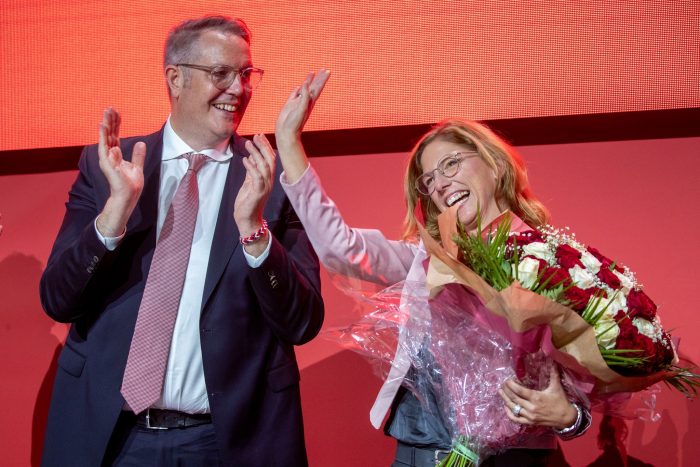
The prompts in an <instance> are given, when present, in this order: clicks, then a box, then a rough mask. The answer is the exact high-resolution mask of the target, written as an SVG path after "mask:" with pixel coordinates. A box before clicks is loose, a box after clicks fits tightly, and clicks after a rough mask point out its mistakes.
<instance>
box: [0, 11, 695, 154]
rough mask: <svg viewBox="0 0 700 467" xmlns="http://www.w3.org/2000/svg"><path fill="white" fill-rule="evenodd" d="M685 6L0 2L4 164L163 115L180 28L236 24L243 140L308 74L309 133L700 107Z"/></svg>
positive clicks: (157, 121) (141, 126)
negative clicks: (194, 22)
mask: <svg viewBox="0 0 700 467" xmlns="http://www.w3.org/2000/svg"><path fill="white" fill-rule="evenodd" d="M699 5H700V3H699V2H698V1H697V0H678V1H672V2H670V1H666V0H645V1H638V2H628V1H605V2H599V1H591V0H585V1H581V0H559V1H556V2H551V1H549V2H524V1H520V0H496V1H493V0H489V1H486V0H483V1H476V0H474V1H467V0H459V1H437V0H436V1H426V0H402V1H400V2H396V1H375V0H360V1H337V0H316V1H250V0H248V1H236V2H231V1H228V0H206V1H197V2H193V1H191V0H170V1H159V2H153V1H144V0H141V1H131V0H113V1H110V2H104V1H101V0H55V1H51V2H47V1H42V0H4V1H3V2H2V3H1V4H0V83H2V86H0V102H2V103H3V105H2V106H0V150H8V149H23V148H36V147H55V146H71V145H82V144H86V143H89V142H92V141H93V140H94V138H95V131H96V125H95V122H96V120H95V119H96V116H98V115H99V114H100V111H101V110H102V109H103V108H104V107H106V106H108V105H111V106H115V107H116V108H117V109H119V110H120V111H121V112H122V115H123V117H124V123H123V130H124V132H125V134H128V135H135V134H145V133H150V132H151V131H154V130H155V129H157V128H159V127H160V125H161V124H162V122H163V121H164V120H165V117H166V116H167V115H168V112H169V107H168V102H167V97H166V92H165V86H164V79H163V77H162V71H161V70H162V65H161V63H162V47H163V43H164V41H165V37H166V34H167V32H168V30H169V29H170V28H171V27H172V26H173V25H175V24H177V23H178V22H179V21H181V20H183V19H186V18H191V17H196V16H198V15H201V14H204V13H211V12H219V13H223V14H228V15H232V16H240V17H241V18H244V19H245V21H246V22H247V23H248V25H249V26H250V28H251V30H252V32H253V43H252V51H253V59H254V62H255V64H256V65H257V66H259V67H261V68H263V69H265V77H264V79H263V82H262V84H261V86H260V88H259V89H258V90H257V91H256V93H255V97H254V98H253V102H252V103H251V105H250V107H249V108H248V111H247V114H246V118H245V119H244V121H243V124H242V127H241V131H242V133H243V134H252V133H255V132H260V131H265V132H269V131H271V130H272V128H273V125H274V117H273V116H274V115H276V113H277V111H278V109H279V108H280V106H281V105H282V103H283V102H284V101H285V100H286V98H287V96H288V95H289V92H290V91H291V89H292V88H293V87H294V86H295V85H297V84H299V82H300V81H301V80H302V79H303V77H304V76H305V75H306V73H308V72H309V71H310V70H315V69H318V68H320V67H329V68H330V69H331V70H332V71H333V78H332V85H331V86H329V87H328V89H327V90H326V92H325V95H324V97H323V102H322V103H321V104H320V105H319V106H318V108H317V109H316V110H315V112H316V116H317V118H316V119H314V121H312V122H309V125H308V127H307V130H320V129H338V128H362V127H377V126H387V125H406V124H411V123H432V122H435V121H438V120H441V119H443V118H445V117H451V116H461V117H469V118H474V119H499V118H513V117H530V116H542V115H570V114H587V113H602V112H624V111H634V110H650V109H672V108H682V107H699V106H700V93H699V92H698V83H700V54H698V53H697V51H698V50H700V35H698V27H699V26H700V7H699Z"/></svg>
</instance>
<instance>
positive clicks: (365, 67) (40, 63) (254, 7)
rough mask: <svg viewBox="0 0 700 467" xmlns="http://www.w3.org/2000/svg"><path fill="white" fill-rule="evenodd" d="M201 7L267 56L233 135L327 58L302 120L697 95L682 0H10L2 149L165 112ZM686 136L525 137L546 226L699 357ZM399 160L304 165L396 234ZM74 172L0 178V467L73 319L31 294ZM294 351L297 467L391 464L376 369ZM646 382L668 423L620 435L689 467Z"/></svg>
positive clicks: (335, 121) (587, 442)
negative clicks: (641, 288)
mask: <svg viewBox="0 0 700 467" xmlns="http://www.w3.org/2000/svg"><path fill="white" fill-rule="evenodd" d="M205 13H221V14H226V15H230V16H238V17H241V18H244V19H245V20H246V21H247V23H248V24H249V26H250V27H251V29H252V31H253V54H254V55H253V56H254V60H255V63H256V65H257V66H260V67H262V68H264V69H265V70H266V75H265V79H264V80H263V83H262V85H261V87H260V88H259V89H258V91H257V92H256V94H255V97H254V99H253V102H252V103H251V106H250V107H249V110H248V114H247V115H246V117H245V119H244V121H243V124H242V127H241V132H242V133H244V134H245V133H252V132H260V131H264V132H270V131H271V130H272V128H273V125H274V120H275V117H276V114H277V111H278V109H279V108H280V106H281V105H282V103H283V102H284V100H285V99H286V97H287V95H288V93H289V91H290V90H291V89H292V87H293V86H294V85H296V84H298V83H299V82H300V81H301V80H302V79H303V77H304V75H305V74H306V72H308V71H310V70H314V69H318V68H320V67H328V68H330V69H331V70H332V72H333V76H332V78H331V81H330V82H329V85H328V88H327V89H326V91H325V94H324V96H323V98H322V100H321V101H320V102H319V104H318V106H317V108H316V109H315V111H314V112H315V113H314V116H313V117H312V119H311V120H310V121H309V124H308V126H307V129H309V130H322V129H345V128H364V127H380V126H389V125H391V126H393V125H408V124H414V123H430V122H434V121H437V120H440V119H442V118H445V117H449V116H461V117H467V118H474V119H500V118H516V117H537V116H550V115H573V114H595V113H607V112H626V111H639V110H654V109H680V108H698V107H700V54H698V50H700V35H698V30H699V28H700V2H699V1H697V0H688V1H684V0H679V1H665V0H645V1H637V2H627V1H608V2H600V1H577V0H562V1H557V2H544V1H540V2H524V1H518V0H501V1H487V0H483V1H467V0H462V1H417V0H404V1H368V0H362V1H333V0H326V1H322V0H319V1H306V2H302V1H238V2H230V1H213V0H212V1H198V2H193V1H191V0H188V1H167V2H153V1H124V0H115V1H111V2H103V1H99V0H57V1H53V2H47V1H41V0H4V1H3V2H2V3H1V4H0V101H1V102H2V105H1V106H0V151H4V150H20V149H30V148H43V147H58V146H70V145H81V144H85V143H92V142H95V141H96V139H97V138H96V137H97V123H98V121H99V119H100V116H101V112H102V109H103V108H104V107H106V106H110V105H111V106H114V107H116V108H118V109H119V110H120V111H121V112H122V114H123V117H124V127H123V134H124V135H136V134H143V133H146V132H150V131H153V130H155V129H157V128H158V127H159V126H160V125H161V124H162V122H163V121H164V119H165V118H166V117H167V115H168V112H169V105H168V103H167V95H166V91H165V85H164V81H163V78H162V71H161V70H162V65H161V61H162V46H163V42H164V40H165V37H166V34H167V32H168V30H169V28H170V27H172V26H173V25H174V24H176V23H177V22H179V21H181V20H183V19H186V18H190V17H194V16H199V15H202V14H205ZM542 131H547V130H546V129H543V130H542ZM698 147H700V138H697V137H696V138H677V139H667V140H646V141H617V142H614V141H613V142H603V143H586V144H568V145H550V146H530V147H524V148H521V149H522V152H523V155H524V158H525V160H526V161H527V163H528V165H529V167H530V173H531V179H532V181H533V185H534V188H535V192H536V193H537V194H538V195H539V196H540V197H541V198H542V199H543V201H544V202H545V204H547V205H548V206H549V207H550V208H551V210H552V212H553V214H554V222H555V223H556V224H558V225H569V226H571V228H572V229H573V230H575V231H576V232H577V233H578V235H579V238H580V239H581V240H582V241H583V242H587V243H590V244H592V245H595V246H597V247H598V248H599V249H600V250H601V251H603V252H604V253H606V254H609V255H611V256H614V257H615V258H619V259H621V260H622V262H624V263H625V264H627V265H629V266H630V267H631V268H632V269H633V270H635V271H636V272H637V274H638V277H639V279H640V280H641V281H642V282H643V283H644V284H645V285H646V286H647V291H648V292H649V294H650V296H652V297H653V298H654V299H655V300H656V301H657V302H658V303H659V305H660V307H661V311H660V312H661V313H662V316H663V318H664V324H665V325H666V326H667V327H670V328H672V329H674V330H675V331H674V332H675V335H676V336H678V337H680V338H681V340H682V345H681V353H682V354H683V355H685V356H688V357H690V358H691V359H694V360H695V361H696V362H700V344H699V342H700V341H699V340H698V339H697V337H696V334H697V330H696V328H697V323H698V320H697V317H696V310H697V309H698V307H699V305H700V303H699V302H698V300H697V296H696V295H695V290H696V289H697V286H696V283H695V282H696V277H697V274H696V273H694V271H695V268H696V264H697V263H698V262H700V256H699V255H700V253H699V251H698V249H697V248H696V247H695V244H696V243H697V241H696V237H697V231H698V230H699V229H700V225H698V222H699V218H698V216H697V215H696V214H695V212H696V211H697V200H698V199H700V191H699V190H700V184H698V181H697V174H698V173H699V172H700V157H699V156H700V151H699V150H698ZM405 157H406V155H405V154H365V155H354V156H353V155H348V156H345V157H332V158H315V159H314V160H313V163H314V165H315V166H316V167H317V169H318V171H319V173H320V174H321V177H322V180H323V181H324V184H325V185H326V187H327V189H328V191H329V192H330V193H331V195H332V196H333V197H334V198H336V201H337V202H338V205H339V206H340V208H341V210H342V211H343V212H344V214H345V215H346V217H347V219H348V221H349V222H350V223H351V224H352V225H355V226H359V227H375V228H379V229H382V230H383V231H384V232H385V233H386V234H387V235H388V236H390V237H393V238H396V237H398V235H399V232H400V223H401V220H402V218H403V204H402V198H401V196H402V195H401V178H402V173H403V166H404V161H405ZM37 172H41V170H40V169H39V170H37ZM75 175H76V173H75V172H59V173H51V174H42V173H37V174H32V175H11V176H0V213H2V214H3V218H2V220H1V221H0V223H1V224H3V225H4V227H5V229H4V231H3V233H2V235H0V355H2V358H1V359H0V375H3V376H2V378H3V379H2V382H1V383H0V401H2V403H0V416H2V420H4V421H5V423H4V424H2V425H1V426H0V440H2V443H0V446H2V449H3V451H2V459H3V465H5V464H6V465H12V466H15V465H17V466H24V465H38V459H39V455H40V453H41V444H42V440H43V427H44V424H45V419H46V411H47V403H48V397H49V393H50V389H51V383H52V381H53V374H54V372H55V371H56V365H55V359H56V355H57V353H56V352H57V351H58V350H59V349H60V346H61V344H62V340H63V338H64V336H65V333H66V326H65V325H61V324H56V323H53V322H52V321H51V320H50V319H49V318H48V317H46V315H45V314H43V312H42V310H41V306H40V304H39V299H38V290H37V289H38V281H39V276H40V274H41V272H42V270H43V268H44V266H45V264H46V260H47V257H48V253H49V249H50V247H51V244H52V242H53V239H54V237H55V234H56V231H57V229H58V227H59V224H60V221H61V218H62V215H63V203H64V202H65V199H66V193H67V190H68V188H69V186H70V184H71V182H72V180H73V179H74V178H75ZM360 183H361V186H362V189H361V190H358V186H360V185H359V184H360ZM323 287H324V289H323V293H324V297H325V299H326V303H327V319H326V327H328V326H336V325H342V324H347V323H348V322H350V321H351V320H352V319H355V318H356V317H357V312H358V311H357V309H356V308H355V305H354V303H353V302H352V301H350V300H349V299H348V298H347V297H344V296H343V295H342V294H341V293H340V292H338V291H337V290H335V289H334V288H333V286H332V284H331V283H330V281H329V280H328V277H327V276H324V284H323ZM298 357H299V363H300V366H301V369H302V394H303V404H304V411H305V412H304V416H305V427H306V438H307V445H308V450H309V458H310V462H311V466H312V467H316V466H319V467H325V466H333V467H351V466H352V467H356V466H368V467H374V466H386V465H388V464H389V462H390V459H391V456H392V450H393V448H394V445H393V443H392V441H391V440H390V439H388V438H386V437H384V436H383V435H382V433H381V432H379V431H376V430H373V429H372V428H371V426H370V424H369V421H368V411H369V408H370V406H371V403H372V401H373V397H374V395H375V394H376V391H377V390H378V388H379V385H380V381H379V380H378V379H376V378H375V377H374V376H373V375H372V371H371V369H370V366H369V365H368V364H366V363H365V362H364V361H363V360H362V359H361V358H360V357H357V356H355V355H354V354H350V353H349V352H344V351H341V349H339V348H338V347H337V346H335V345H334V344H332V343H329V342H327V341H324V340H323V339H322V338H318V339H316V340H314V341H312V342H311V343H310V344H308V345H305V346H303V347H301V348H299V349H298ZM660 396H661V402H660V412H661V413H662V415H663V418H662V419H661V421H660V422H658V423H656V424H646V425H645V424H643V423H641V422H629V423H628V431H627V432H626V434H625V439H624V440H622V441H621V443H622V444H623V445H624V446H626V449H628V451H629V453H630V455H631V456H633V457H635V458H637V459H641V460H643V461H646V462H650V463H653V464H654V465H664V466H666V465H668V466H676V465H682V466H690V465H695V464H696V463H697V459H700V444H699V443H698V442H697V440H698V439H700V433H699V431H698V430H699V429H700V426H699V425H698V424H697V423H693V421H694V420H695V421H697V420H698V418H700V405H698V403H697V402H694V403H688V402H686V401H685V400H684V399H683V398H682V397H680V396H678V395H677V394H675V393H671V392H670V391H668V390H663V391H662V393H661V395H660ZM599 422H600V419H599V418H596V419H595V421H594V428H593V429H592V430H591V433H589V434H588V435H587V436H585V437H584V438H582V439H579V440H576V441H573V442H569V443H566V444H564V450H565V454H566V456H567V459H568V460H569V461H570V462H571V464H572V465H576V466H577V465H588V464H589V463H591V462H593V461H594V459H596V458H598V457H599V456H600V455H602V452H601V450H600V449H599V447H598V444H597V438H596V436H597V433H598V424H599ZM599 465H604V464H599Z"/></svg>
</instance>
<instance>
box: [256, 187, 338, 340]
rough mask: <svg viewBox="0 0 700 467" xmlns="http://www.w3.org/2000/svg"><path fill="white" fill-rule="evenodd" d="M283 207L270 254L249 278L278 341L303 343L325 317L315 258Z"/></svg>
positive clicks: (292, 216)
mask: <svg viewBox="0 0 700 467" xmlns="http://www.w3.org/2000/svg"><path fill="white" fill-rule="evenodd" d="M285 205H286V208H285V209H284V211H283V215H282V218H280V220H279V221H278V222H276V225H275V227H273V228H272V229H273V230H272V231H271V233H272V235H271V237H272V239H271V243H270V251H269V253H268V256H267V258H266V259H265V261H263V263H262V264H261V265H260V266H259V267H257V268H249V269H248V277H249V279H250V282H251V284H252V287H253V290H254V292H255V294H256V296H257V299H258V303H259V304H260V309H261V311H262V313H263V315H264V316H265V319H266V321H267V322H268V323H269V325H270V326H271V327H272V330H273V332H274V333H275V335H277V336H278V337H279V338H280V339H281V340H283V341H285V342H287V343H289V344H294V345H301V344H304V343H306V342H308V341H310V340H311V339H313V338H314V337H316V335H317V334H318V332H319V331H320V330H321V325H322V324H323V318H324V305H323V300H322V298H321V278H320V271H319V264H318V257H317V256H316V255H315V254H314V251H313V249H312V248H311V244H310V243H309V240H308V237H307V236H306V232H305V231H304V228H303V226H302V225H301V222H299V219H298V218H297V217H296V215H295V214H294V211H293V210H292V208H291V206H290V205H289V202H288V201H287V200H286V199H285Z"/></svg>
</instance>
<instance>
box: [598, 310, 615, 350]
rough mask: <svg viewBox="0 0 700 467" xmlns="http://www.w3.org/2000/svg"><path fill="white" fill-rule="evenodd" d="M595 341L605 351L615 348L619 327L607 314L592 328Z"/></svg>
mask: <svg viewBox="0 0 700 467" xmlns="http://www.w3.org/2000/svg"><path fill="white" fill-rule="evenodd" d="M594 329H595V335H596V340H597V341H598V344H600V345H601V346H602V347H603V348H605V349H612V348H614V347H615V342H616V341H617V336H618V335H620V326H618V325H617V323H616V322H615V319H614V318H613V317H611V316H609V315H608V314H607V313H605V314H603V316H601V317H600V319H599V320H598V321H597V322H596V323H595V326H594Z"/></svg>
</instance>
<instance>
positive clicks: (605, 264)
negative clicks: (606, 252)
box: [586, 246, 624, 272]
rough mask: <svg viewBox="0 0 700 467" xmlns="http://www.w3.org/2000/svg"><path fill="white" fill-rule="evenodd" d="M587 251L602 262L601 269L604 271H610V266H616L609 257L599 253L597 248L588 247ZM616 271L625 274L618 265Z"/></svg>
mask: <svg viewBox="0 0 700 467" xmlns="http://www.w3.org/2000/svg"><path fill="white" fill-rule="evenodd" d="M586 250H588V252H589V253H590V254H592V255H593V256H595V258H596V259H597V260H598V261H600V264H601V266H600V268H601V269H603V268H605V269H610V266H612V265H613V264H614V263H613V261H612V260H611V259H610V258H608V257H607V256H603V255H601V254H600V251H598V250H597V249H596V248H593V247H592V246H588V247H586ZM614 269H615V270H616V271H618V272H624V270H623V269H622V268H621V267H620V266H618V265H617V264H615V267H614Z"/></svg>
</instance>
